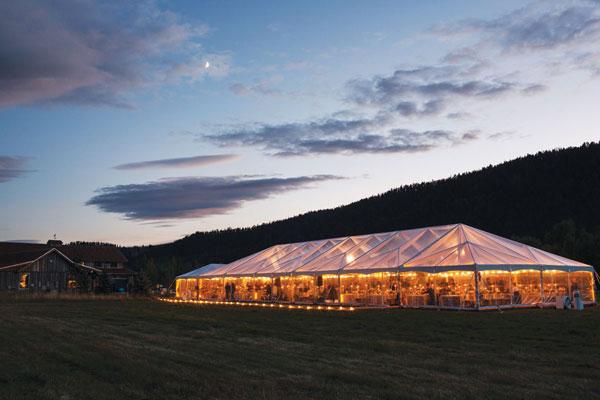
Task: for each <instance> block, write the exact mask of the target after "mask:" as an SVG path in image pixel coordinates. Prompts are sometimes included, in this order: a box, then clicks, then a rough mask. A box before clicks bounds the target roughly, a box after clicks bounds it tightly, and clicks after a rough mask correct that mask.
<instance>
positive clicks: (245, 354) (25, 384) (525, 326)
mask: <svg viewBox="0 0 600 400" xmlns="http://www.w3.org/2000/svg"><path fill="white" fill-rule="evenodd" d="M0 318H1V320H0V398H2V399H4V398H6V399H12V398H15V399H18V398H29V399H33V398H35V399H88V398H89V399H117V398H131V399H187V398H209V399H210V398H214V399H300V398H322V399H336V398H344V399H346V398H355V399H396V398H440V399H441V398H444V399H448V398H486V399H487V398H511V399H521V398H544V399H552V398H557V399H558V398H560V399H565V398H570V399H573V398H585V399H590V398H600V368H599V363H598V360H599V357H600V309H599V308H592V309H586V310H585V311H584V312H574V311H571V312H567V311H557V310H537V309H536V310H515V311H507V312H504V313H499V312H485V313H484V312H482V313H475V312H470V313H468V312H440V311H424V310H397V309H395V310H369V311H367V310H363V311H355V312H323V311H320V312H319V311H304V310H303V311H299V310H279V309H275V310H272V309H257V308H251V309H248V308H238V307H231V306H198V305H175V304H166V303H159V302H154V301H149V300H123V301H119V300H25V299H19V300H1V301H0Z"/></svg>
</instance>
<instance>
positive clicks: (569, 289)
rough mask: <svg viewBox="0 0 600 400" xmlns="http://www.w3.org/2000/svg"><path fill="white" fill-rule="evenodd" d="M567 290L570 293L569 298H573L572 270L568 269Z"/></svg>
mask: <svg viewBox="0 0 600 400" xmlns="http://www.w3.org/2000/svg"><path fill="white" fill-rule="evenodd" d="M567 291H568V293H569V299H570V298H571V270H570V269H569V270H567Z"/></svg>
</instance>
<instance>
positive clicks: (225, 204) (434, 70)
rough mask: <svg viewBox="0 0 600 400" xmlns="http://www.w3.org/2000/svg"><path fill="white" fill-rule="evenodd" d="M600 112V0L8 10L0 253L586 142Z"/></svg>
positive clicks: (320, 197) (248, 216) (1, 87)
mask: <svg viewBox="0 0 600 400" xmlns="http://www.w3.org/2000/svg"><path fill="white" fill-rule="evenodd" d="M599 104H600V1H593V0H579V1H567V0H563V1H556V2H553V1H539V2H536V1H534V2H527V1H512V0H506V1H428V2H421V1H383V0H380V1H379V0H374V1H368V2H367V1H350V0H339V1H337V0H330V1H326V2H322V1H312V0H308V1H287V2H274V1H273V2H267V1H252V2H248V1H216V0H215V1H191V0H190V1H175V0H173V1H139V2H121V1H102V2H95V1H88V0H41V1H32V0H23V1H19V2H1V3H0V240H4V241H7V240H11V241H13V240H20V241H41V242H45V241H46V240H47V239H49V238H51V237H52V236H53V235H54V234H56V235H57V238H59V239H62V240H63V241H66V242H68V241H74V240H84V241H103V242H112V243H117V244H122V245H141V244H156V243H164V242H168V241H172V240H175V239H178V238H181V237H183V236H185V235H187V234H190V233H193V232H195V231H206V230H213V229H224V228H227V227H246V226H252V225H256V224H260V223H263V222H269V221H274V220H278V219H281V218H286V217H290V216H294V215H297V214H300V213H303V212H306V211H310V210H315V209H323V208H329V207H335V206H338V205H342V204H347V203H350V202H353V201H356V200H359V199H361V198H364V197H368V196H371V195H375V194H378V193H382V192H384V191H386V190H389V189H391V188H395V187H398V186H401V185H404V184H410V183H415V182H422V181H430V180H434V179H440V178H445V177H448V176H452V175H454V174H457V173H461V172H466V171H471V170H475V169H479V168H482V167H484V166H487V165H490V164H497V163H500V162H503V161H505V160H510V159H513V158H515V157H519V156H523V155H526V154H529V153H535V152H537V151H541V150H547V149H553V148H557V147H567V146H577V145H580V144H582V143H583V142H589V141H598V140H600V132H599V131H598V128H597V127H598V126H600V112H599V106H598V105H599ZM440 206H443V205H440ZM454 222H457V221H454V219H453V218H452V216H451V215H449V216H448V223H454ZM401 228H402V227H398V229H401Z"/></svg>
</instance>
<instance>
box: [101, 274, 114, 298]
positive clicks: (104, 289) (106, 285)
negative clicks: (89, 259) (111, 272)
mask: <svg viewBox="0 0 600 400" xmlns="http://www.w3.org/2000/svg"><path fill="white" fill-rule="evenodd" d="M98 292H99V293H110V292H112V284H111V283H110V279H109V278H108V275H106V274H103V273H101V274H100V275H98Z"/></svg>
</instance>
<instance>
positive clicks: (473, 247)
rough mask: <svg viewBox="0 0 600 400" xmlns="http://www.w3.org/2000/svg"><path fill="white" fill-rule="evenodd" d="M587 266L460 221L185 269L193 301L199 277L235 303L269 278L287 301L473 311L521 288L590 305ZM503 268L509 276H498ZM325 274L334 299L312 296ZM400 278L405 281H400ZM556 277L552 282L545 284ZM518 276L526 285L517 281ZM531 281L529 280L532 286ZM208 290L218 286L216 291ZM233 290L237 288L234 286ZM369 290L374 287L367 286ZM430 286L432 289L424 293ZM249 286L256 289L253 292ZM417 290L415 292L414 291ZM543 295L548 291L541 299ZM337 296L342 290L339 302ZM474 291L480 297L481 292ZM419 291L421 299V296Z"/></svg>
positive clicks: (283, 247)
mask: <svg viewBox="0 0 600 400" xmlns="http://www.w3.org/2000/svg"><path fill="white" fill-rule="evenodd" d="M467 271H470V272H467ZM593 271H594V269H593V267H592V266H590V265H588V264H584V263H581V262H578V261H573V260H570V259H567V258H564V257H561V256H558V255H555V254H551V253H548V252H546V251H543V250H540V249H537V248H534V247H531V246H527V245H524V244H521V243H518V242H515V241H512V240H509V239H505V238H502V237H499V236H496V235H493V234H491V233H488V232H484V231H482V230H479V229H476V228H473V227H470V226H467V225H464V224H454V225H445V226H437V227H428V228H419V229H410V230H402V231H394V232H386V233H376V234H369V235H358V236H349V237H341V238H334V239H324V240H317V241H310V242H301V243H290V244H280V245H275V246H272V247H269V248H267V249H265V250H262V251H260V252H258V253H255V254H252V255H250V256H247V257H244V258H242V259H240V260H237V261H234V262H231V263H229V264H224V265H220V266H216V267H213V268H200V269H199V270H196V271H193V272H194V274H193V276H192V277H193V278H197V279H198V285H199V288H198V290H197V294H196V296H197V297H198V298H202V297H203V294H202V290H200V289H201V287H202V283H203V282H205V283H206V285H205V286H207V285H208V286H211V287H212V290H209V291H208V292H209V293H211V296H213V297H214V296H217V297H223V296H225V298H228V297H229V298H235V299H236V300H237V299H238V298H237V296H242V297H244V296H245V297H244V298H241V299H239V300H258V299H260V300H267V299H268V300H271V299H272V297H273V295H272V293H267V292H268V291H269V290H270V291H272V290H273V289H274V288H275V286H276V285H275V284H276V283H277V286H279V287H278V290H276V291H277V292H278V293H284V294H285V292H286V291H287V292H289V293H288V294H286V295H285V296H284V300H285V301H292V302H293V301H295V300H297V298H298V297H300V298H302V300H303V301H308V302H318V300H319V299H321V300H323V301H325V300H329V301H334V302H336V301H337V302H339V303H347V302H349V303H355V304H358V303H356V301H357V299H358V300H360V302H362V304H365V303H366V304H374V305H381V304H392V303H394V302H395V301H396V302H398V303H404V305H409V304H408V303H409V302H411V301H413V302H415V304H414V305H416V306H419V305H431V306H436V307H439V306H440V304H439V303H440V298H441V299H443V300H446V301H447V303H448V304H451V305H452V306H453V307H465V305H468V306H469V307H473V308H481V307H484V306H486V305H493V306H497V305H515V304H514V303H515V301H519V304H522V301H523V297H524V296H523V295H522V293H525V292H527V293H528V294H527V296H528V299H526V300H527V301H528V302H527V303H526V304H534V303H535V304H540V303H544V302H547V301H549V300H552V301H555V300H556V298H557V297H558V296H559V295H573V292H574V287H575V286H576V288H577V290H579V291H580V292H581V291H585V293H586V294H585V296H586V300H587V301H588V302H593V301H595V296H594V293H593ZM507 273H508V274H509V275H510V276H509V277H507V276H505V275H506V274H507ZM512 275H515V277H513V276H512ZM517 275H518V276H517ZM332 276H334V277H335V276H337V283H336V282H334V281H332V282H329V283H328V285H329V286H330V287H331V290H330V292H331V291H335V293H336V296H337V299H336V298H334V296H331V295H324V294H323V293H320V294H319V287H321V288H322V287H323V286H325V284H323V283H322V281H323V278H324V277H325V279H328V278H331V277H332ZM414 276H416V277H417V278H416V279H412V283H411V282H407V279H408V277H414ZM442 277H444V278H446V282H445V283H444V282H441V281H440V279H439V278H442ZM545 277H546V282H544V278H545ZM181 278H184V276H182V277H181ZM402 278H406V279H404V281H402ZM557 278H558V283H549V282H555V281H556V280H557ZM572 278H573V279H572ZM574 278H576V279H574ZM219 279H221V281H219ZM275 279H277V282H275ZM519 279H520V280H521V281H527V282H530V283H526V284H525V283H521V282H520V281H519ZM282 280H283V283H281V281H282ZM469 280H470V281H469ZM532 280H533V281H535V280H537V282H535V283H532ZM571 280H575V281H576V282H571ZM226 281H230V282H231V283H230V289H231V287H235V288H236V290H235V291H234V293H233V295H232V294H231V293H227V290H226V289H227V288H226V287H225V286H226V285H227V282H226ZM269 281H271V282H270V283H269ZM344 281H347V282H344ZM438 281H440V282H438ZM458 281H460V282H461V283H460V284H459V283H457V282H458ZM256 282H262V283H261V284H256ZM344 283H345V284H344ZM231 284H233V285H236V286H231ZM361 285H364V286H365V287H361ZM394 285H395V288H393V290H390V289H389V288H388V289H385V286H389V287H391V286H394ZM298 286H300V287H301V290H302V291H303V293H304V294H306V292H307V291H308V292H310V295H303V294H302V293H301V295H300V296H298V295H297V293H295V292H298V290H297V287H298ZM513 286H514V287H513ZM215 287H216V289H218V288H219V287H220V288H221V289H223V287H225V289H223V290H224V291H223V290H220V291H219V290H216V289H215ZM240 287H241V288H242V290H238V289H240ZM250 287H251V289H248V288H250ZM357 287H358V289H357ZM373 287H377V288H378V289H377V290H371V289H372V288H373ZM307 288H308V289H307ZM402 288H404V289H405V292H406V295H403V293H402ZM559 288H562V289H560V290H559ZM246 289H247V290H246ZM544 289H546V292H547V293H544ZM432 290H433V291H434V294H431V291H432ZM236 291H237V296H236V293H235V292H236ZM257 291H262V292H261V293H259V295H258V296H257V295H256V292H257ZM311 291H312V292H311ZM419 291H420V292H423V293H420V294H419V293H418V292H419ZM469 291H471V292H472V293H468V292H469ZM217 292H218V293H217ZM249 292H252V293H249ZM383 292H386V293H385V294H383ZM390 292H391V293H390ZM446 292H450V294H446ZM515 292H516V293H515ZM532 292H539V296H531V295H530V294H531V293H532ZM550 292H551V293H552V295H551V296H548V295H547V294H548V293H550ZM215 293H217V294H215ZM344 293H347V296H345V299H344V296H343V294H344ZM369 293H375V294H369ZM410 293H412V294H410ZM439 293H444V294H439ZM482 293H483V294H484V296H488V298H484V297H482ZM328 296H329V298H328ZM378 296H380V297H381V299H378ZM409 296H412V297H410V298H409ZM419 296H421V298H419ZM427 296H429V298H424V297H427ZM440 296H446V297H440ZM453 296H454V297H453ZM516 296H518V297H519V298H517V297H516ZM509 297H510V298H511V299H510V300H509V299H508V298H509ZM448 299H451V301H450V300H448ZM278 300H280V299H279V298H278ZM344 300H347V301H344ZM421 303H423V304H421ZM428 303H435V304H428ZM495 303H501V304H495Z"/></svg>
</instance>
